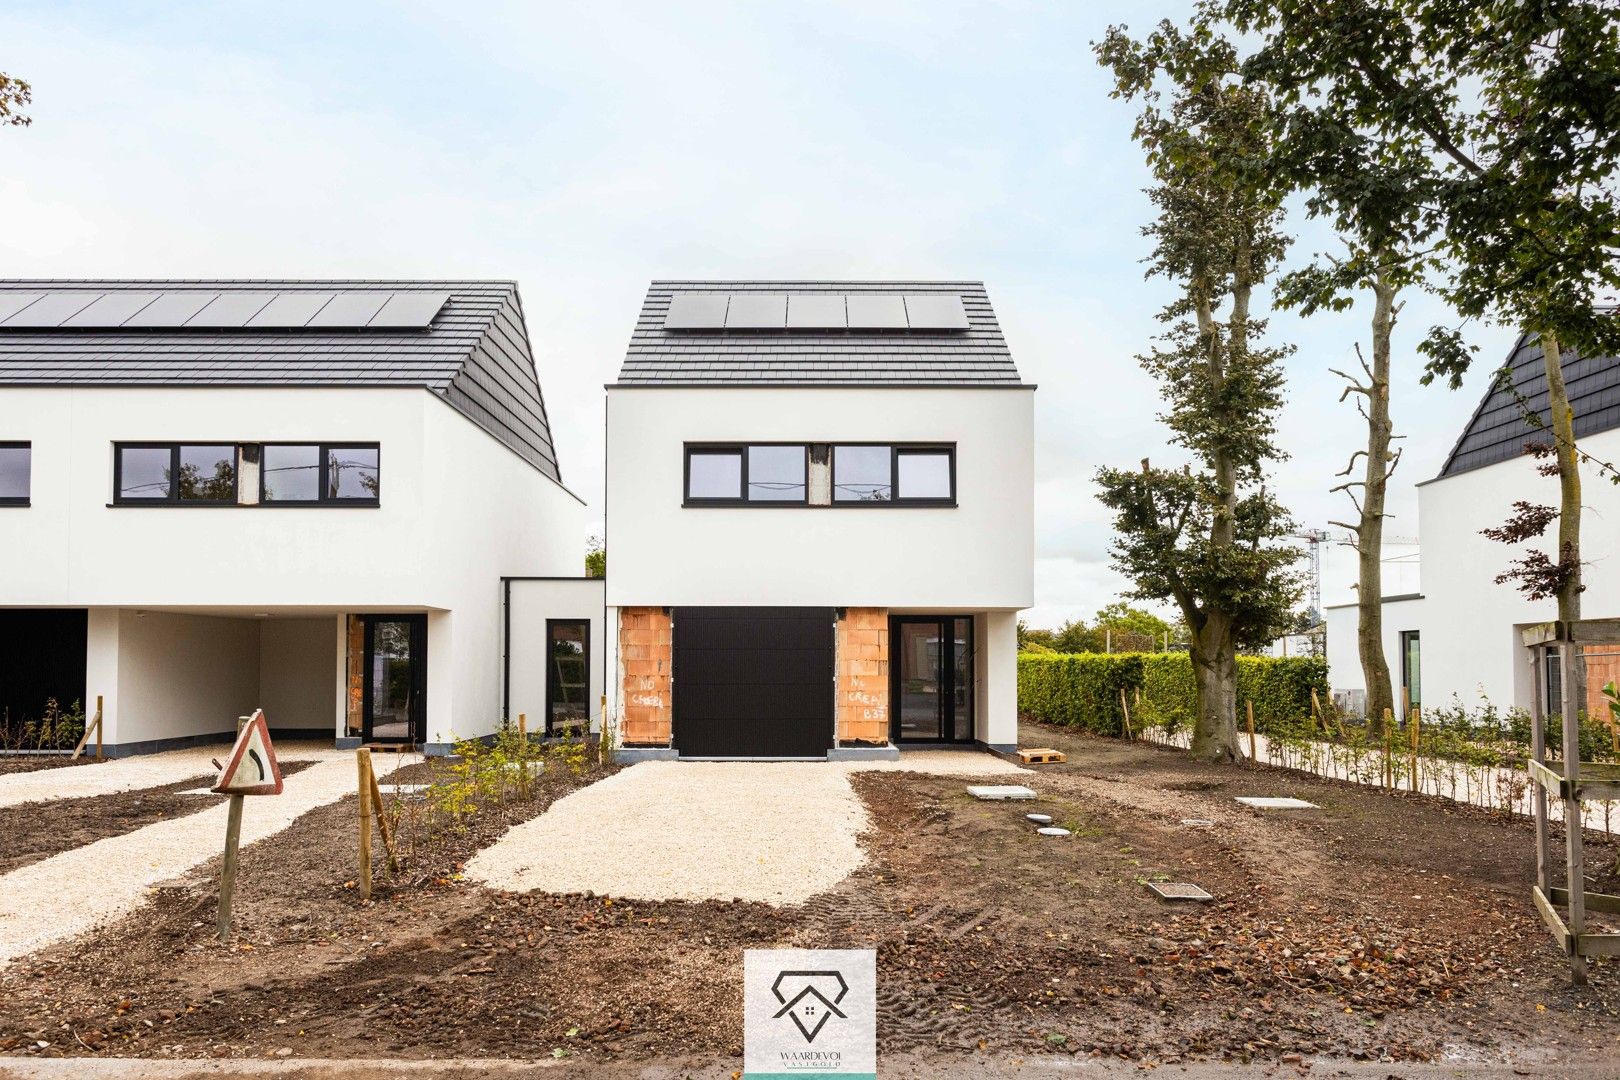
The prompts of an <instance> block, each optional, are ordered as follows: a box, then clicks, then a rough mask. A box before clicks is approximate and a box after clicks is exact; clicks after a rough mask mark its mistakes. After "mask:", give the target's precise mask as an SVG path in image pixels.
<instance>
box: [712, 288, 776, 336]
mask: <svg viewBox="0 0 1620 1080" xmlns="http://www.w3.org/2000/svg"><path fill="white" fill-rule="evenodd" d="M787 306H788V301H787V297H786V296H784V295H782V294H781V293H732V294H731V307H730V308H728V309H727V310H726V329H727V330H780V329H782V328H783V327H784V326H786V325H787Z"/></svg>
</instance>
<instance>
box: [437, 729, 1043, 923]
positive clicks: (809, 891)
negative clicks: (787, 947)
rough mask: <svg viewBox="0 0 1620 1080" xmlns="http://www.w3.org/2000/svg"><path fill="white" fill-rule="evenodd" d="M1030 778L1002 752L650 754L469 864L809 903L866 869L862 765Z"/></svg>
mask: <svg viewBox="0 0 1620 1080" xmlns="http://www.w3.org/2000/svg"><path fill="white" fill-rule="evenodd" d="M896 770H900V771H916V772H932V773H944V774H948V775H960V776H1005V775H1009V774H1023V773H1025V772H1026V770H1023V769H1020V768H1019V767H1018V766H1016V765H1012V764H1010V763H1008V762H1006V761H1004V760H1002V759H1001V758H998V757H995V756H993V755H991V754H984V753H973V752H967V751H913V752H911V753H907V754H905V755H904V756H903V757H902V758H901V759H900V760H899V761H897V762H870V763H868V762H849V763H829V762H797V761H794V762H778V761H772V762H751V761H648V762H643V763H641V764H639V765H632V766H631V767H630V768H628V769H625V770H623V771H621V772H619V773H616V774H615V775H613V776H610V777H608V778H607V779H606V780H603V781H601V782H599V783H596V784H593V785H591V786H590V787H588V788H584V789H582V790H580V791H576V792H574V794H572V795H569V796H568V797H566V798H564V799H560V800H558V801H557V803H555V804H554V805H553V806H552V807H551V808H550V809H549V810H547V811H546V812H545V813H544V814H542V815H540V816H539V817H537V818H534V819H533V820H531V821H526V822H524V823H523V824H521V825H518V826H517V827H515V828H513V829H512V830H511V831H510V832H508V833H507V834H506V835H505V836H503V837H502V838H501V839H500V840H498V841H496V842H495V843H494V844H492V845H490V846H489V847H487V848H485V849H484V850H483V851H481V852H479V853H478V854H477V855H476V856H474V857H473V859H472V860H471V861H470V862H469V863H468V864H467V871H466V872H467V876H468V877H470V878H472V879H473V880H475V881H481V882H483V883H484V884H486V885H490V886H492V887H494V888H499V889H507V890H510V891H513V892H527V891H531V890H540V891H543V892H559V893H568V892H587V891H588V892H595V893H601V894H604V895H607V896H618V897H625V898H631V899H638V900H730V899H733V898H737V899H742V900H757V901H763V902H764V903H768V904H776V905H784V904H800V903H803V902H804V901H806V900H808V899H810V897H812V896H815V895H817V894H818V893H823V892H826V891H827V890H828V889H831V888H832V887H834V886H835V885H837V884H838V883H839V882H840V881H842V880H844V878H845V877H847V876H849V874H850V873H851V872H852V871H854V870H855V869H856V868H857V867H858V866H860V865H861V862H862V860H863V859H864V855H863V853H862V851H861V847H860V844H859V837H860V834H861V832H862V831H863V830H864V829H865V828H866V827H867V825H868V820H867V815H866V808H865V807H864V806H862V805H861V801H860V799H859V798H858V797H856V795H855V791H854V789H853V788H851V787H850V783H849V774H850V773H852V772H862V771H896Z"/></svg>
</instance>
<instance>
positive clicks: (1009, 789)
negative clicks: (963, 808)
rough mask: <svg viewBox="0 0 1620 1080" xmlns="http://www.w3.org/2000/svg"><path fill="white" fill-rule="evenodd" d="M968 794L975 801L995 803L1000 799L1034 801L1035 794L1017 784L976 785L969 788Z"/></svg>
mask: <svg viewBox="0 0 1620 1080" xmlns="http://www.w3.org/2000/svg"><path fill="white" fill-rule="evenodd" d="M967 790H968V794H969V795H971V796H973V797H974V798H975V799H985V800H989V801H995V800H1000V799H1033V798H1034V797H1035V793H1034V792H1033V791H1031V790H1030V789H1029V788H1027V787H1020V786H1019V785H1017V784H975V785H973V786H972V787H969V788H968V789H967Z"/></svg>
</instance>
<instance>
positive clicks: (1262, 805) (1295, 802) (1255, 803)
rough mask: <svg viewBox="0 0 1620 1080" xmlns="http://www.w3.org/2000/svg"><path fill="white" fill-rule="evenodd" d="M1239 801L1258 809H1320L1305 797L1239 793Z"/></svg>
mask: <svg viewBox="0 0 1620 1080" xmlns="http://www.w3.org/2000/svg"><path fill="white" fill-rule="evenodd" d="M1237 801H1238V802H1240V803H1242V804H1243V805H1244V806H1252V807H1254V808H1255V809H1256V810H1320V809H1322V808H1321V807H1320V806H1317V805H1316V804H1315V803H1313V802H1306V801H1305V800H1304V799H1277V798H1272V797H1270V796H1259V795H1239V796H1238V797H1237Z"/></svg>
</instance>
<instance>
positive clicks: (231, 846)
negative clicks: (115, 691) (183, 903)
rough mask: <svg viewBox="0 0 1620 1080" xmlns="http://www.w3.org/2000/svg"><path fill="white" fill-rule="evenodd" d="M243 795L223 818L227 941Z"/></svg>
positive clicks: (222, 905)
mask: <svg viewBox="0 0 1620 1080" xmlns="http://www.w3.org/2000/svg"><path fill="white" fill-rule="evenodd" d="M96 713H97V722H98V723H99V722H100V713H101V698H100V697H99V696H98V697H97V698H96ZM247 721H248V718H247V717H245V716H239V717H237V718H236V731H237V734H241V732H242V727H243V725H244V724H246V723H247ZM244 798H246V796H245V795H232V796H231V808H230V810H229V811H228V812H227V815H226V818H225V864H224V866H222V867H221V868H220V871H219V940H221V941H227V940H229V939H230V936H231V900H232V898H233V894H234V893H235V892H236V859H237V849H238V848H239V846H240V845H241V841H242V800H243V799H244Z"/></svg>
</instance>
